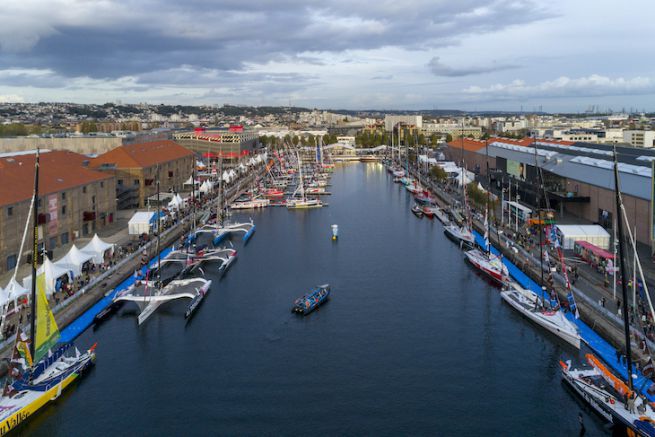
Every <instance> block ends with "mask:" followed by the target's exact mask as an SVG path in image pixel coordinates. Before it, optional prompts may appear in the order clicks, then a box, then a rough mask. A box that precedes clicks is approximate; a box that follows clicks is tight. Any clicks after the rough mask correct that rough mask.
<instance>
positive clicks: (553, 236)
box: [550, 226, 559, 249]
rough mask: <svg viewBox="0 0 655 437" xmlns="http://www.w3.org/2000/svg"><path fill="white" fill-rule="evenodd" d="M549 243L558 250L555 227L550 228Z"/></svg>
mask: <svg viewBox="0 0 655 437" xmlns="http://www.w3.org/2000/svg"><path fill="white" fill-rule="evenodd" d="M550 242H551V244H552V246H553V247H554V248H555V249H559V238H557V231H556V229H555V226H551V227H550Z"/></svg>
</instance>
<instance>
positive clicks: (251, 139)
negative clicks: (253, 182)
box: [173, 126, 259, 159]
mask: <svg viewBox="0 0 655 437" xmlns="http://www.w3.org/2000/svg"><path fill="white" fill-rule="evenodd" d="M258 138H259V135H258V134H257V132H256V131H254V130H250V129H244V127H243V126H230V127H229V128H225V129H211V130H208V129H204V128H198V129H196V130H194V131H191V132H177V133H175V134H173V139H174V140H175V141H176V142H177V143H178V144H181V145H182V146H184V147H186V148H187V149H190V150H193V151H194V152H197V153H199V154H202V155H203V156H204V157H208V158H224V159H237V158H239V157H240V156H244V155H249V154H251V153H252V152H253V150H255V148H256V147H257V139H258Z"/></svg>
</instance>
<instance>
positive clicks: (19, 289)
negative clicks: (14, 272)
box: [4, 278, 29, 305]
mask: <svg viewBox="0 0 655 437" xmlns="http://www.w3.org/2000/svg"><path fill="white" fill-rule="evenodd" d="M4 293H5V295H6V297H7V301H6V302H4V303H7V302H10V301H14V305H15V304H16V301H17V300H18V299H19V298H20V297H21V296H27V295H28V294H29V291H28V290H27V288H25V287H23V286H22V285H20V284H19V283H18V281H17V280H16V279H15V278H11V279H10V280H9V283H8V284H7V286H6V287H5V289H4Z"/></svg>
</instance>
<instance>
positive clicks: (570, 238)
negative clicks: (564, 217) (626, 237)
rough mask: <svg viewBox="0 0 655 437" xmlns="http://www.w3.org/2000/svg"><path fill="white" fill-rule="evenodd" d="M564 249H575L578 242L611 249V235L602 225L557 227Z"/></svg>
mask: <svg viewBox="0 0 655 437" xmlns="http://www.w3.org/2000/svg"><path fill="white" fill-rule="evenodd" d="M557 237H558V238H559V240H560V244H561V245H562V248H563V249H573V247H574V246H575V242H576V241H587V242H589V243H591V244H593V245H594V246H598V247H600V248H601V249H605V250H608V249H609V247H610V234H609V232H607V231H606V230H605V229H604V228H603V227H602V226H600V225H557Z"/></svg>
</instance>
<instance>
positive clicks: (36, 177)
mask: <svg viewBox="0 0 655 437" xmlns="http://www.w3.org/2000/svg"><path fill="white" fill-rule="evenodd" d="M32 202H33V203H34V244H33V247H32V294H31V304H32V309H31V311H30V313H31V317H30V337H31V339H30V340H31V341H30V355H31V356H32V357H34V356H36V355H35V352H36V270H37V267H38V265H39V149H36V160H35V161H34V198H33V199H32Z"/></svg>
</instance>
